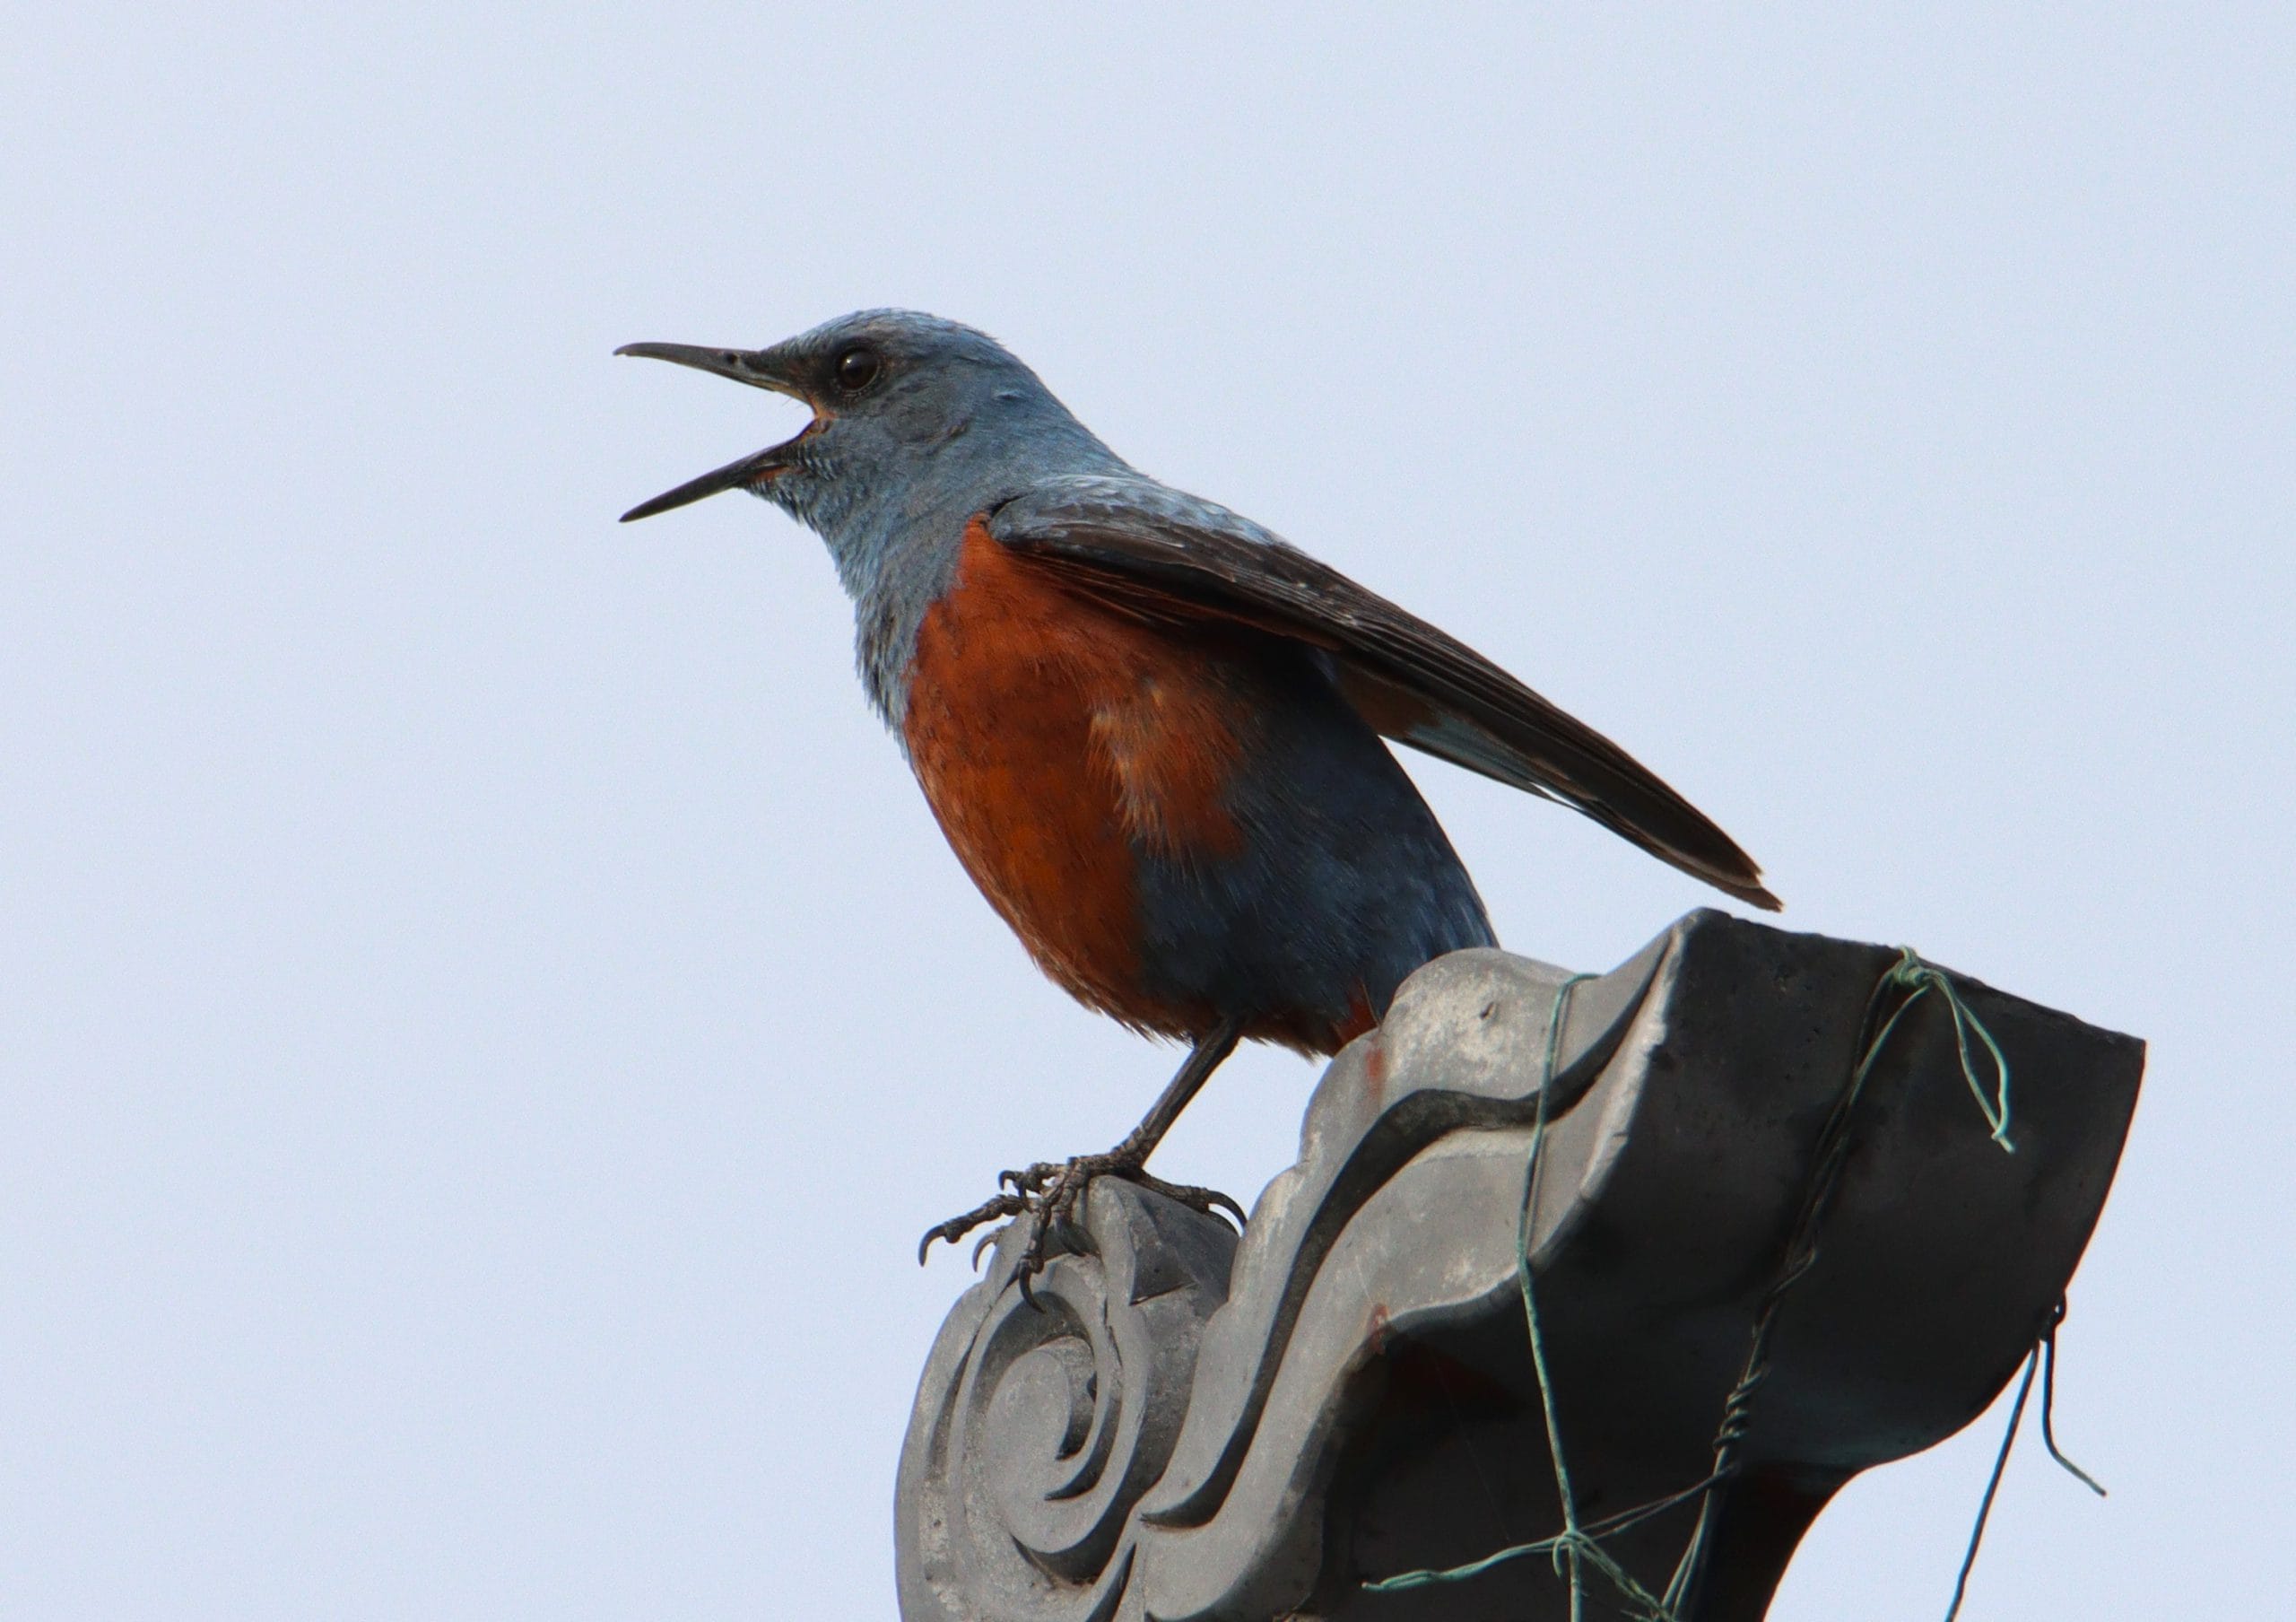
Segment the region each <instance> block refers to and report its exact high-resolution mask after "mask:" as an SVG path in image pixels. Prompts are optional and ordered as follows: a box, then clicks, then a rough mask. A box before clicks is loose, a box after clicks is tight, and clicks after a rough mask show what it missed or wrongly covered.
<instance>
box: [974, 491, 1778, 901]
mask: <svg viewBox="0 0 2296 1622" xmlns="http://www.w3.org/2000/svg"><path fill="white" fill-rule="evenodd" d="M987 528H988V532H989V534H990V535H991V536H993V537H994V538H995V539H996V540H997V541H998V542H1000V543H1002V544H1003V545H1005V547H1006V548H1007V549H1008V550H1009V551H1010V552H1012V553H1013V554H1015V555H1016V556H1019V557H1022V558H1026V559H1030V560H1031V561H1033V562H1037V563H1038V564H1039V565H1041V566H1042V567H1043V568H1044V569H1045V570H1046V571H1048V572H1049V573H1050V574H1051V575H1052V576H1054V577H1055V578H1056V579H1057V580H1059V581H1060V583H1061V584H1062V585H1063V586H1065V588H1067V589H1071V590H1074V591H1076V592H1078V593H1080V594H1083V595H1084V596H1086V597H1091V598H1092V599H1093V600H1095V601H1097V602H1099V603H1100V604H1102V605H1103V606H1107V607H1109V608H1111V609H1114V610H1117V611H1118V612H1121V613H1125V614H1128V615H1134V616H1135V617H1139V618H1144V619H1151V620H1160V621H1164V622H1167V623H1171V622H1187V621H1191V620H1193V621H1203V620H1206V619H1213V620H1225V621H1229V622H1232V623H1240V624H1246V625H1249V626H1252V627H1254V628H1256V629H1257V630H1259V631H1262V632H1268V633H1271V634H1274V635H1276V636H1281V637H1286V638H1290V639H1291V640H1293V641H1300V642H1303V643H1306V644H1308V645H1309V646H1311V647H1315V648H1319V649H1322V650H1326V652H1327V654H1328V655H1329V656H1330V658H1332V660H1333V662H1334V664H1335V667H1336V669H1337V673H1338V677H1339V685H1340V688H1341V690H1342V692H1344V693H1345V695H1346V696H1347V699H1348V701H1349V702H1351V703H1352V704H1353V705H1354V707H1355V708H1356V710H1357V711H1359V712H1360V713H1361V715H1362V716H1363V718H1364V719H1365V720H1366V721H1368V722H1370V724H1371V725H1372V726H1373V727H1375V728H1378V731H1379V732H1380V733H1381V734H1382V735H1384V736H1385V737H1390V738H1393V739H1395V740H1396V742H1398V743H1403V744H1409V745H1410V746H1412V747H1413V748H1415V749H1422V750H1424V751H1425V752H1426V753H1428V754H1433V755H1436V756H1438V757H1439V758H1441V759H1443V760H1447V761H1449V762H1451V763H1454V764H1455V765H1460V766H1465V767H1466V768H1467V769H1468V770H1470V771H1474V772H1482V773H1483V775H1484V776H1486V777H1491V778H1495V779H1497V780H1499V781H1500V782H1502V783H1506V784H1509V785H1510V786H1511V787H1514V788H1517V789H1526V790H1527V791H1529V792H1531V793H1534V794H1540V795H1544V796H1547V797H1548V798H1553V799H1558V800H1561V802H1562V803H1563V804H1565V805H1567V806H1570V807H1573V808H1575V809H1577V810H1578V811H1580V812H1583V813H1584V814H1585V815H1588V816H1590V817H1592V818H1594V819H1595V821H1596V822H1598V823H1600V824H1603V826H1605V828H1608V829H1610V830H1611V832H1613V833H1616V834H1618V835H1619V836H1620V837H1622V838H1623V839H1626V840H1630V841H1631V842H1633V843H1635V844H1637V845H1639V846H1640V847H1641V848H1642V849H1643V850H1648V852H1650V854H1651V855H1653V856H1656V857H1657V858H1658V859H1660V860H1662V861H1665V862H1670V863H1672V864H1673V865H1674V866H1675V867H1677V868H1681V869H1682V870H1683V872H1685V873H1688V874H1691V875H1692V876H1695V877H1698V878H1701V879H1704V880H1705V881H1706V882H1707V883H1708V884H1710V885H1714V886H1715V887H1716V888H1717V889H1718V890H1721V891H1723V892H1725V893H1726V894H1731V895H1735V896H1736V897H1738V898H1739V899H1740V900H1741V901H1745V902H1750V903H1752V904H1753V905H1755V906H1758V907H1763V908H1767V909H1770V910H1772V911H1775V910H1776V909H1777V907H1778V905H1779V902H1778V898H1777V897H1776V896H1774V895H1772V894H1770V892H1769V891H1768V890H1766V889H1764V888H1763V887H1762V885H1761V868H1758V867H1757V866H1755V864H1754V862H1753V860H1752V859H1751V858H1750V857H1748V856H1747V855H1746V853H1745V852H1744V850H1740V849H1739V848H1738V847H1737V845H1736V843H1735V842H1733V841H1732V840H1731V838H1730V836H1729V835H1728V834H1726V833H1723V832H1722V830H1721V829H1719V828H1718V827H1716V826H1715V825H1714V824H1713V823H1711V822H1709V820H1708V819H1707V818H1706V816H1705V815H1703V814H1702V813H1700V811H1699V810H1698V808H1697V807H1694V806H1692V804H1691V803H1690V802H1689V801H1688V800H1686V799H1684V798H1683V797H1682V796H1681V795H1679V794H1677V793H1675V792H1674V790H1673V789H1670V788H1668V787H1667V786H1666V785H1665V783H1664V782H1662V781H1660V780H1658V778H1657V775H1656V774H1654V773H1653V772H1650V771H1649V770H1648V768H1647V767H1645V766H1643V765H1642V764H1641V763H1639V762H1638V761H1636V760H1635V759H1634V757H1633V756H1631V755H1630V754H1627V753H1626V751H1625V750H1623V749H1622V748H1620V747H1619V746H1617V745H1616V744H1613V742H1611V741H1610V739H1608V738H1606V737H1604V736H1603V735H1602V734H1601V733H1599V732H1596V730H1595V729H1594V728H1591V727H1588V726H1587V725H1586V724H1585V723H1584V722H1582V721H1579V720H1576V719H1573V718H1571V717H1570V716H1569V715H1566V714H1564V713H1563V712H1562V711H1561V710H1558V709H1556V708H1555V707H1554V706H1553V705H1552V704H1551V703H1549V702H1547V701H1546V700H1544V699H1543V698H1541V697H1540V696H1539V695H1538V694H1537V693H1534V692H1532V691H1531V690H1530V689H1529V688H1528V687H1526V686H1525V685H1523V684H1522V683H1520V682H1518V681H1517V680H1516V679H1515V678H1514V677H1513V676H1509V675H1508V674H1507V673H1506V672H1505V671H1504V670H1501V669H1500V667H1498V666H1496V665H1494V664H1492V662H1491V661H1490V660H1489V659H1487V658H1483V656H1482V655H1481V654H1479V653H1477V652H1476V651H1475V650H1474V649H1472V648H1469V647H1468V646H1466V645H1465V643H1464V642H1461V641H1457V639H1456V638H1453V637H1450V636H1448V635H1446V634H1445V633H1444V632H1441V631H1439V630H1437V629H1436V628H1435V627H1434V626H1432V625H1431V624H1427V623H1426V622H1425V621H1424V620H1422V619H1420V618H1418V617H1417V616H1415V615H1411V614H1407V613H1405V611H1404V610H1403V609H1401V608H1398V607H1397V606H1396V605H1395V604H1393V603H1390V602H1388V601H1387V599H1386V598H1385V597H1379V596H1377V595H1376V594H1374V593H1372V592H1370V591H1367V590H1365V589H1363V588H1362V587H1361V586H1359V585H1357V584H1356V583H1355V582H1354V581H1353V580H1349V579H1348V578H1347V577H1346V576H1345V575H1344V574H1342V573H1340V572H1339V571H1337V570H1335V569H1333V568H1330V567H1329V566H1327V565H1326V564H1323V563H1319V562H1317V561H1316V560H1315V559H1314V558H1311V557H1309V555H1308V554H1306V553H1304V552H1301V551H1300V550H1299V549H1298V548H1296V547H1294V546H1291V545H1287V544H1286V543H1284V542H1283V541H1281V540H1279V539H1277V538H1276V537H1275V536H1273V535H1271V534H1269V533H1268V532H1267V531H1266V530H1265V529H1262V528H1260V527H1259V526H1257V524H1254V523H1252V522H1250V521H1249V520H1248V519H1242V518H1239V517H1238V516H1237V515H1236V514H1234V513H1231V512H1229V511H1228V510H1226V509H1224V508H1221V507H1216V506H1213V504H1212V503H1210V502H1208V501H1196V499H1194V498H1192V497H1187V496H1183V495H1181V494H1180V493H1178V492H1176V491H1173V490H1170V489H1169V488H1168V487H1165V486H1162V485H1157V484H1150V483H1148V482H1147V481H1144V480H1143V481H1137V482H1135V480H1132V479H1123V478H1089V479H1073V480H1065V481H1062V482H1060V483H1058V484H1051V485H1048V486H1043V487H1039V489H1037V490H1035V491H1031V492H1030V493H1027V494H1025V495H1022V496H1019V497H1016V498H1014V499H1013V500H1012V501H1006V502H1005V503H1003V504H1002V505H1000V506H998V507H996V508H995V509H993V510H991V511H990V513H989V514H988V517H987Z"/></svg>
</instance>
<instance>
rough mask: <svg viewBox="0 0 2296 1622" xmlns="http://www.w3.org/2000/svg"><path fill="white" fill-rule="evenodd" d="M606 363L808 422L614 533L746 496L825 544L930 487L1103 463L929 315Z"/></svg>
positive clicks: (888, 317) (1043, 394)
mask: <svg viewBox="0 0 2296 1622" xmlns="http://www.w3.org/2000/svg"><path fill="white" fill-rule="evenodd" d="M614 353H616V354H626V355H642V356H644V357H646V358H647V359H649V360H656V361H674V362H676V363H677V364H679V365H681V366H691V367H694V368H695V369H697V370H699V371H710V372H715V373H717V374H718V376H719V377H721V378H731V379H734V380H735V382H737V383H747V384H749V385H750V386H751V387H752V388H766V389H770V390H772V391H773V392H774V393H776V394H785V395H788V396H789V397H792V398H794V399H798V400H802V401H804V403H805V404H806V405H807V406H811V407H812V408H813V421H812V422H811V423H807V424H806V426H805V428H804V431H803V432H800V433H798V434H797V435H796V437H795V438H794V439H790V440H784V441H783V442H782V443H780V444H778V445H773V446H769V447H768V448H767V449H763V450H761V451H759V452H757V453H756V454H755V455H753V456H746V457H744V458H742V459H741V460H739V461H737V462H729V463H727V464H726V466H725V467H720V468H718V469H717V470H716V471H715V472H713V473H705V474H703V475H701V476H700V478H698V479H691V480H689V481H687V482H686V483H685V484H681V485H679V486H678V487H677V488H676V489H674V490H669V491H665V492H664V493H661V494H660V495H657V496H656V497H655V498H654V499H653V500H652V501H643V502H640V503H639V505H638V506H635V507H633V508H631V510H629V511H628V512H625V513H623V514H622V521H623V522H624V523H628V522H629V521H630V520H631V519H643V518H651V517H652V516H653V515H654V514H656V513H657V512H667V511H668V510H670V509H671V508H673V507H683V506H684V505H686V504H687V503H688V502H690V501H700V500H701V499H702V497H704V496H709V495H716V494H717V493H718V492H719V491H721V490H748V491H751V492H752V493H756V494H758V495H761V496H764V497H766V498H767V499H769V500H770V501H774V502H775V503H776V504H777V505H778V506H781V507H783V508H785V509H787V510H788V511H790V512H791V513H793V514H795V515H796V517H798V518H800V519H804V521H806V522H807V523H809V524H811V525H813V528H817V529H820V530H822V532H823V533H824V534H827V533H829V532H830V531H831V529H832V528H834V527H835V526H836V525H837V523H838V521H839V519H841V518H843V517H845V516H846V515H848V514H852V513H855V512H857V511H867V510H881V509H883V507H884V505H885V504H886V503H887V502H888V501H891V502H895V503H911V504H913V503H914V502H915V501H917V499H918V496H919V494H920V493H922V492H929V491H930V490H932V489H933V488H934V487H935V484H950V485H952V486H953V485H955V484H966V485H970V484H978V482H979V478H980V476H981V475H982V474H983V472H984V471H985V470H987V469H989V468H993V467H996V466H997V465H999V464H1000V463H1002V464H1004V465H1006V466H1013V465H1015V464H1022V463H1026V462H1028V461H1029V460H1031V458H1032V457H1033V458H1034V459H1036V460H1038V461H1039V462H1045V463H1048V464H1049V463H1050V462H1051V461H1052V460H1054V459H1056V458H1065V459H1067V460H1070V461H1074V459H1075V458H1077V456H1078V455H1079V453H1082V455H1083V458H1085V459H1086V460H1093V459H1103V458H1104V459H1109V460H1112V459H1113V458H1109V453H1108V452H1107V450H1106V449H1105V448H1104V447H1102V446H1100V442H1099V441H1098V440H1095V439H1093V438H1092V436H1091V434H1090V433H1089V432H1086V431H1085V430H1084V428H1083V426H1082V425H1081V424H1079V423H1077V422H1076V420H1075V418H1074V417H1073V416H1071V415H1070V414H1069V413H1068V411H1067V409H1066V407H1065V406H1062V405H1061V404H1060V402H1059V401H1058V400H1057V399H1055V398H1054V397H1053V395H1052V393H1051V391H1050V390H1049V389H1048V388H1045V386H1044V384H1043V383H1042V382H1041V381H1039V379H1038V377H1037V375H1036V373H1035V372H1033V371H1030V370H1029V369H1028V367H1027V366H1025V365H1023V364H1022V362H1020V360H1019V359H1018V358H1016V357H1015V356H1014V355H1013V353H1011V352H1010V351H1008V350H1006V349H1005V347H1004V345H1002V344H998V343H997V342H996V339H994V338H992V337H990V336H988V335H987V334H986V333H982V332H976V331H975V330H974V329H973V328H971V327H961V326H959V325H958V324H957V323H956V322H954V321H944V320H943V319H941V318H939V317H937V316H928V315H919V314H917V313H916V312H914V311H910V310H863V311H860V312H859V313H857V314H854V315H849V316H840V317H839V318H837V319H836V320H834V321H829V322H825V323H823V324H822V326H819V327H814V328H813V330H812V331H811V332H807V333H802V334H800V335H799V336H796V337H794V338H790V339H787V340H786V341H785V342H782V343H779V344H773V345H772V346H770V348H765V349H721V348H711V347H709V346H705V345H700V344H624V345H622V348H620V349H618V350H616V351H614ZM1048 470H1065V469H1052V468H1050V467H1048Z"/></svg>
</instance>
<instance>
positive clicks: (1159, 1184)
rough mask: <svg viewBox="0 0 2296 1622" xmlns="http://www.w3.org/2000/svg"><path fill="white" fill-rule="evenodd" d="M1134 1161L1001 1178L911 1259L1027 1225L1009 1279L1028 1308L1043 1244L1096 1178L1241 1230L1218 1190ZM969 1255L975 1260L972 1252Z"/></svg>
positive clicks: (1078, 1161)
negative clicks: (988, 1226)
mask: <svg viewBox="0 0 2296 1622" xmlns="http://www.w3.org/2000/svg"><path fill="white" fill-rule="evenodd" d="M1140 1161H1141V1156H1140V1155H1137V1154H1136V1153H1127V1152H1126V1150H1124V1149H1121V1148H1118V1149H1112V1150H1110V1151H1109V1152H1108V1153H1107V1154H1105V1155H1076V1156H1075V1157H1074V1158H1073V1159H1070V1160H1065V1161H1053V1160H1039V1161H1038V1162H1037V1163H1036V1164H1034V1165H1031V1166H1029V1167H1027V1168H1026V1169H1024V1170H1022V1171H1017V1172H1004V1173H999V1174H998V1176H997V1179H996V1182H997V1185H998V1190H999V1191H998V1192H996V1193H995V1194H993V1195H991V1196H990V1197H989V1198H988V1199H984V1200H982V1201H981V1202H980V1203H979V1204H978V1205H977V1206H975V1207H973V1208H972V1209H971V1210H970V1211H967V1212H966V1213H965V1214H964V1215H963V1216H952V1217H951V1218H950V1219H949V1220H948V1221H946V1222H944V1223H938V1224H936V1225H934V1226H932V1227H930V1228H927V1229H926V1231H925V1237H924V1239H923V1240H922V1241H920V1242H919V1243H918V1247H917V1259H918V1261H919V1262H922V1261H923V1260H925V1254H926V1251H929V1250H931V1249H932V1247H933V1242H934V1241H935V1240H936V1239H945V1240H947V1241H948V1242H949V1243H952V1244H954V1243H956V1242H957V1241H958V1240H959V1239H961V1238H962V1237H964V1235H965V1234H970V1232H972V1230H973V1229H975V1228H977V1227H979V1226H980V1225H983V1224H984V1223H990V1222H1001V1221H1006V1220H1021V1221H1025V1222H1027V1223H1028V1224H1029V1225H1030V1228H1029V1243H1028V1246H1027V1248H1026V1249H1025V1250H1023V1251H1022V1252H1021V1260H1020V1264H1019V1266H1018V1267H1017V1268H1016V1269H1014V1272H1013V1278H1014V1281H1015V1282H1016V1283H1018V1284H1019V1285H1020V1286H1021V1294H1022V1295H1023V1296H1024V1297H1026V1298H1028V1299H1029V1300H1030V1301H1031V1303H1033V1302H1034V1301H1035V1299H1036V1298H1035V1296H1034V1295H1033V1294H1031V1290H1030V1287H1029V1286H1030V1281H1031V1279H1032V1278H1035V1277H1036V1275H1037V1274H1039V1273H1040V1272H1042V1271H1043V1270H1044V1265H1045V1261H1046V1256H1045V1241H1046V1238H1047V1237H1048V1235H1049V1234H1053V1233H1054V1232H1056V1231H1057V1230H1060V1229H1064V1228H1067V1227H1069V1226H1070V1225H1071V1223H1072V1221H1073V1219H1074V1216H1075V1214H1076V1207H1077V1204H1078V1202H1079V1201H1081V1200H1082V1199H1083V1198H1084V1195H1085V1192H1086V1190H1089V1189H1090V1188H1091V1186H1092V1183H1093V1182H1094V1181H1095V1180H1096V1179H1098V1178H1101V1177H1121V1178H1124V1179H1125V1180H1126V1182H1135V1183H1138V1184H1139V1185H1140V1186H1141V1187H1142V1188H1144V1189H1149V1190H1153V1191H1154V1192H1156V1193H1159V1194H1161V1195H1162V1196H1163V1197H1164V1198H1165V1199H1170V1200H1174V1201H1177V1202H1178V1203H1179V1204H1181V1205H1184V1206H1187V1208H1189V1209H1191V1210H1196V1211H1201V1212H1203V1213H1204V1214H1205V1216H1210V1215H1211V1214H1212V1213H1213V1210H1215V1209H1220V1210H1226V1211H1228V1212H1231V1214H1233V1216H1235V1218H1236V1225H1238V1226H1239V1227H1240V1226H1242V1225H1243V1222H1244V1208H1243V1207H1241V1206H1239V1205H1238V1204H1237V1203H1236V1202H1235V1201H1234V1200H1233V1199H1230V1198H1229V1197H1228V1196H1227V1195H1225V1194H1222V1192H1220V1190H1217V1189H1199V1188H1196V1187H1193V1186H1191V1185H1189V1184H1187V1183H1178V1182H1165V1181H1164V1180H1163V1179H1162V1178H1161V1177H1158V1176H1156V1175H1154V1174H1153V1173H1150V1172H1149V1171H1148V1170H1147V1169H1146V1168H1144V1166H1143V1165H1142V1164H1140ZM1001 1231H1002V1230H1001V1229H1000V1230H998V1232H1001ZM995 1237H996V1234H988V1235H987V1236H985V1237H984V1238H983V1239H982V1241H981V1243H982V1244H983V1245H986V1244H987V1243H990V1241H991V1240H993V1239H994V1238H995ZM974 1254H975V1256H976V1257H977V1256H978V1254H979V1251H978V1250H976V1251H974Z"/></svg>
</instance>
